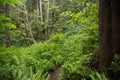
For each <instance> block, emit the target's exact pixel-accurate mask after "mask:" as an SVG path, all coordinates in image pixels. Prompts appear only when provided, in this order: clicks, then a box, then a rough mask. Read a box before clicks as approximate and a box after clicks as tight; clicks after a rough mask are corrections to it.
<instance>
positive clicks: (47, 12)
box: [45, 0, 49, 40]
mask: <svg viewBox="0 0 120 80" xmlns="http://www.w3.org/2000/svg"><path fill="white" fill-rule="evenodd" d="M46 7H47V11H46V24H45V28H46V40H47V39H48V36H49V34H48V20H49V0H47V4H46Z"/></svg>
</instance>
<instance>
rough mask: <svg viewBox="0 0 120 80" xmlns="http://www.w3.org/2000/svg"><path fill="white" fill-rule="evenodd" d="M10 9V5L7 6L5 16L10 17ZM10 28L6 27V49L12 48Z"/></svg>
mask: <svg viewBox="0 0 120 80" xmlns="http://www.w3.org/2000/svg"><path fill="white" fill-rule="evenodd" d="M9 14H10V7H9V5H8V4H6V5H5V15H6V17H10V15H9ZM9 31H10V28H9V27H6V47H10V46H11V36H10V32H9Z"/></svg>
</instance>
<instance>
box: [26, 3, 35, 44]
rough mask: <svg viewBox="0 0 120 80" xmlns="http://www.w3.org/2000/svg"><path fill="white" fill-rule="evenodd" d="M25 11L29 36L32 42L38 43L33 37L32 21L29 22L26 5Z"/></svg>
mask: <svg viewBox="0 0 120 80" xmlns="http://www.w3.org/2000/svg"><path fill="white" fill-rule="evenodd" d="M24 11H25V24H26V26H27V30H28V32H29V35H30V37H31V39H32V42H33V43H36V41H35V39H34V37H33V33H32V29H31V27H30V21H29V18H28V14H27V10H26V7H25V5H24Z"/></svg>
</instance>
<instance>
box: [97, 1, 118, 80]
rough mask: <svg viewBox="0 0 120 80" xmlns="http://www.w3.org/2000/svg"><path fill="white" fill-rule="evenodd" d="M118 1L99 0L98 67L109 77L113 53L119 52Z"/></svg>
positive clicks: (110, 75) (110, 76)
mask: <svg viewBox="0 0 120 80" xmlns="http://www.w3.org/2000/svg"><path fill="white" fill-rule="evenodd" d="M119 7H120V1H119V0H112V1H111V0H99V13H100V15H99V41H100V45H99V46H100V60H99V61H100V63H99V68H100V71H101V72H102V73H104V74H105V75H106V76H108V77H109V78H112V76H113V75H112V71H111V70H110V69H109V68H110V66H111V62H112V60H113V57H114V54H120V45H119V44H120V36H119V34H120V22H119V21H120V11H119Z"/></svg>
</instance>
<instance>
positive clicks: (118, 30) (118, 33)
mask: <svg viewBox="0 0 120 80" xmlns="http://www.w3.org/2000/svg"><path fill="white" fill-rule="evenodd" d="M119 9H120V0H112V31H113V35H112V38H113V52H114V54H119V55H120V10H119Z"/></svg>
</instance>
